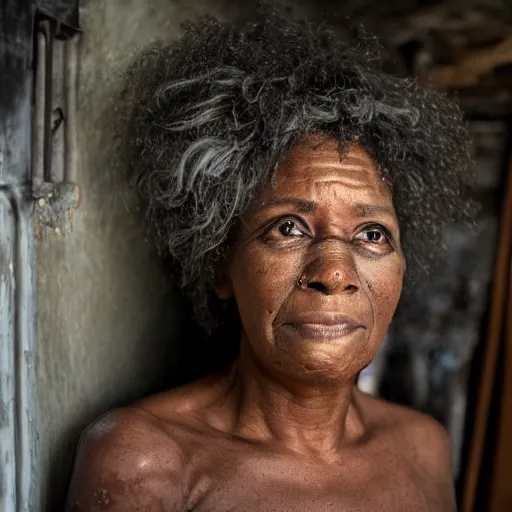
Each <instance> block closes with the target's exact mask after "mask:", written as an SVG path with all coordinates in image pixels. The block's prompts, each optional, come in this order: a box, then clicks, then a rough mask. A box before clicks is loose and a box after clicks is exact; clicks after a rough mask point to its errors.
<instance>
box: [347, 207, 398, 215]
mask: <svg viewBox="0 0 512 512" xmlns="http://www.w3.org/2000/svg"><path fill="white" fill-rule="evenodd" d="M354 210H355V212H356V215H357V216H358V217H371V216H372V215H378V214H385V215H393V216H394V215H395V211H394V209H393V208H392V207H390V206H384V205H380V204H357V205H355V207H354Z"/></svg>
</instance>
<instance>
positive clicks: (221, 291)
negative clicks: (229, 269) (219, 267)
mask: <svg viewBox="0 0 512 512" xmlns="http://www.w3.org/2000/svg"><path fill="white" fill-rule="evenodd" d="M214 289H215V293H216V294H217V297H219V299H230V298H231V297H233V294H234V290H233V283H232V282H231V279H229V278H228V277H227V276H223V277H222V278H221V279H219V280H218V281H217V282H216V283H215V286H214Z"/></svg>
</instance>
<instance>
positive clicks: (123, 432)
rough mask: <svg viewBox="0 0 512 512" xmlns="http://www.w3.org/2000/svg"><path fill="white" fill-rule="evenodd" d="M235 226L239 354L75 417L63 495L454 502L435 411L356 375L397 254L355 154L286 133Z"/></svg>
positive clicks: (241, 511) (113, 504)
mask: <svg viewBox="0 0 512 512" xmlns="http://www.w3.org/2000/svg"><path fill="white" fill-rule="evenodd" d="M237 232H238V237H237V242H236V244H235V246H234V247H233V250H232V254H231V256H230V259H229V264H228V266H227V270H226V272H225V274H224V275H223V276H222V278H221V279H220V280H219V283H218V284H217V292H218V294H219V296H220V297H223V298H228V297H233V296H234V298H235V299H236V302H237V304H238V308H239V312H240V317H241V320H242V333H241V350H240V357H239V359H238V360H237V361H236V363H235V364H234V365H233V366H232V367H231V368H227V369H226V370H225V371H224V372H221V373H219V374H217V375H212V376H210V377H208V378H206V379H203V380H201V381H197V382H195V383H192V384H190V385H188V386H185V387H182V388H180V389H176V390H171V391H169V392H166V393H161V394H159V395H155V396H152V397H149V398H146V399H144V400H143V401H141V402H138V403H136V404H134V406H133V407H128V408H124V409H119V410H117V411H114V412H113V413H112V415H113V417H112V418H111V421H109V428H107V429H105V431H104V433H103V434H102V435H98V432H99V430H100V429H99V428H98V427H95V426H94V425H93V426H92V427H91V428H90V429H89V430H88V431H86V432H85V433H84V436H83V439H82V443H81V448H80V453H79V456H78V457H77V463H76V465H75V471H74V475H73V479H72V483H71V487H70V492H69V497H68V510H76V511H93V510H94V511H96V510H98V511H100V510H109V511H124V512H130V511H135V510H145V511H146V510H149V511H153V510H154V511H160V510H162V511H170V512H188V511H194V512H217V511H218V512H224V511H228V510H229V511H232V512H246V511H252V512H260V511H261V512H263V511H265V512H268V511H279V512H288V511H289V512H306V511H315V512H323V511H356V510H357V511H361V510H371V511H400V510H403V511H410V510H415V511H429V512H432V511H443V512H444V511H446V512H448V511H454V510H455V504H454V493H453V486H452V482H451V474H450V464H449V459H450V446H449V441H448V439H447V436H446V433H445V432H444V430H443V429H442V427H441V426H440V425H438V424H437V423H436V422H435V421H433V420H432V419H430V418H427V417H426V416H423V415H421V414H419V413H417V412H414V411H411V410H408V409H405V408H403V407H399V406H397V405H393V404H390V403H387V402H384V401H381V400H377V399H375V398H371V397H369V396H366V395H364V394H362V393H360V392H359V391H357V389H356V388H355V381H356V378H357V375H358V373H359V372H360V371H361V369H362V368H364V367H365V366H366V365H367V364H368V363H369V362H370V361H371V360H372V358H373V357H374V355H375V353H376V352H377V350H378V348H379V346H380V343H381V342H382V339H383V337H384V335H385V333H386V330H387V328H388V325H389V323H390V321H391V319H392V316H393V314H394V311H395V308H396V305H397V302H398V299H399V296H400V292H401V287H402V279H403V274H404V270H405V261H404V256H403V254H402V251H401V248H400V231H399V226H398V222H397V219H396V215H395V212H394V208H393V202H392V197H391V194H390V191H389V189H388V188H387V186H386V184H385V183H384V182H383V180H382V179H381V176H380V174H379V172H378V169H377V167H376V165H375V163H374V162H373V160H372V159H371V157H370V156H369V154H368V153H367V152H366V151H365V150H364V148H362V147H361V146H358V145H353V146H351V147H350V148H349V151H348V153H347V154H346V155H345V157H344V158H343V160H341V161H340V158H339V153H338V149H337V146H336V144H335V142H333V141H331V140H329V139H325V138H323V139H320V138H319V137H318V136H317V137H314V138H313V137H309V138H307V139H303V140H301V141H299V142H298V143H297V144H296V146H295V147H294V148H293V149H292V150H291V151H290V153H289V155H288V156H287V158H286V159H284V160H283V162H281V164H280V166H279V168H278V170H277V174H276V179H275V181H274V183H272V184H271V183H269V184H268V185H267V186H266V188H265V189H264V190H263V192H262V194H261V196H260V197H258V198H257V199H256V200H255V201H254V203H253V204H252V205H251V207H250V209H249V211H248V212H246V214H245V215H244V216H243V218H241V219H240V222H239V226H238V231H237ZM103 421H104V420H103ZM111 425H115V428H113V429H112V428H111Z"/></svg>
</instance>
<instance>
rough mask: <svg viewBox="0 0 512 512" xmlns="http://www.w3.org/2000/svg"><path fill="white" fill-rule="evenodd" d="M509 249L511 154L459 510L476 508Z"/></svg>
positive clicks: (511, 233) (511, 245) (511, 237)
mask: <svg viewBox="0 0 512 512" xmlns="http://www.w3.org/2000/svg"><path fill="white" fill-rule="evenodd" d="M511 249H512V154H511V158H510V162H509V168H508V174H507V185H506V190H505V196H504V202H503V210H502V216H501V226H500V236H499V242H498V251H497V256H496V263H495V269H494V278H493V285H492V291H491V301H490V315H489V317H490V319H489V326H488V332H487V336H486V342H485V343H486V347H485V351H484V361H483V365H482V373H481V377H480V388H479V392H478V396H477V403H476V414H475V423H474V426H473V435H472V439H471V445H470V452H469V458H468V465H467V468H466V474H465V485H464V491H463V497H462V509H461V510H462V512H475V511H474V504H475V497H476V491H477V486H478V480H479V476H480V468H481V465H482V454H483V448H484V443H485V439H486V435H487V424H488V420H489V409H490V404H491V396H492V391H493V385H494V378H495V373H496V363H497V359H498V353H499V346H500V340H501V338H502V325H503V318H504V314H505V304H506V301H507V288H508V272H509V265H510V257H511Z"/></svg>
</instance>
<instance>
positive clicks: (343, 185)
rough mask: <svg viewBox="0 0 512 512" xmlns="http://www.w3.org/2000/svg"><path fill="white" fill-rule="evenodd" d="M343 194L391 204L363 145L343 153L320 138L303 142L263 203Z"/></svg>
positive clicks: (330, 140)
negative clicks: (293, 195) (291, 197)
mask: <svg viewBox="0 0 512 512" xmlns="http://www.w3.org/2000/svg"><path fill="white" fill-rule="evenodd" d="M341 191H344V193H349V194H350V195H360V196H361V195H369V196H371V197H373V198H374V199H376V200H379V199H381V200H382V201H389V200H391V194H390V190H389V187H388V186H387V185H386V183H385V182H384V181H383V179H382V174H381V172H380V170H379V168H378V165H377V163H376V162H375V160H374V159H373V158H372V156H371V155H370V154H369V153H368V151H367V150H366V149H365V148H364V147H363V146H362V145H361V144H359V143H352V144H348V145H347V146H346V147H345V148H344V151H343V152H341V151H340V145H339V143H338V142H337V141H336V140H334V139H333V138H326V137H323V138H322V139H319V138H318V136H317V137H310V138H303V139H301V140H300V141H298V142H297V143H296V144H295V145H294V146H293V147H292V149H291V150H290V151H289V152H288V154H287V155H285V157H284V158H283V159H282V161H281V162H280V164H279V165H278V167H277V169H276V172H275V175H274V178H273V180H272V182H271V183H269V184H268V185H267V187H265V189H264V191H263V194H262V196H261V199H262V200H265V198H270V197H275V196H276V195H277V196H279V195H282V194H283V193H285V194H290V193H293V192H296V193H302V194H307V195H308V194H312V195H319V196H325V195H326V194H327V195H329V194H334V195H336V194H337V193H341Z"/></svg>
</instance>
